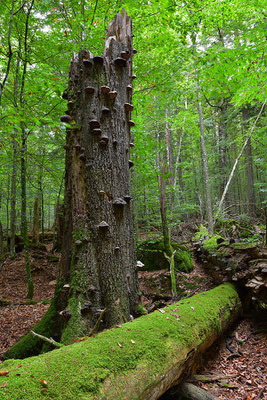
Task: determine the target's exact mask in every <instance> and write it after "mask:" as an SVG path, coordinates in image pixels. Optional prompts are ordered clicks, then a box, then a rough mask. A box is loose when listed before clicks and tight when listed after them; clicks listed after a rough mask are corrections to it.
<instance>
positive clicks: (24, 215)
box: [20, 126, 34, 299]
mask: <svg viewBox="0 0 267 400" xmlns="http://www.w3.org/2000/svg"><path fill="white" fill-rule="evenodd" d="M26 151H27V135H26V132H25V129H24V127H23V126H22V127H21V152H20V157H21V163H20V168H21V227H22V237H23V243H24V254H25V265H26V274H27V285H28V292H27V298H29V299H32V297H33V291H34V288H33V281H32V277H31V266H30V256H29V239H28V228H27V195H26Z"/></svg>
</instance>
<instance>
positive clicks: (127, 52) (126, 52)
mask: <svg viewBox="0 0 267 400" xmlns="http://www.w3.org/2000/svg"><path fill="white" fill-rule="evenodd" d="M121 58H124V60H129V58H130V53H129V51H122V52H121Z"/></svg>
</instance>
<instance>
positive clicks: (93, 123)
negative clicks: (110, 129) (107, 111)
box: [89, 119, 100, 129]
mask: <svg viewBox="0 0 267 400" xmlns="http://www.w3.org/2000/svg"><path fill="white" fill-rule="evenodd" d="M89 125H90V127H91V128H93V129H95V128H100V123H99V122H98V121H97V120H96V119H91V120H90V121H89Z"/></svg>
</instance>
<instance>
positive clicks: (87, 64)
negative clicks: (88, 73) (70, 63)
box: [83, 58, 93, 67]
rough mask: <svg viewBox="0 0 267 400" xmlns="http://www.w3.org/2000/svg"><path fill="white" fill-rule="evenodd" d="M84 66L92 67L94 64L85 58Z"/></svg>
mask: <svg viewBox="0 0 267 400" xmlns="http://www.w3.org/2000/svg"><path fill="white" fill-rule="evenodd" d="M83 65H84V66H85V67H92V65H93V63H92V61H91V60H89V59H88V58H83Z"/></svg>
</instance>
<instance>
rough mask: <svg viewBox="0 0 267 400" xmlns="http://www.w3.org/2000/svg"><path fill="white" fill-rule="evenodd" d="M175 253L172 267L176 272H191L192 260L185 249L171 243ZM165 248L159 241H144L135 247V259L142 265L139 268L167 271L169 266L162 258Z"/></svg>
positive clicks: (163, 257)
mask: <svg viewBox="0 0 267 400" xmlns="http://www.w3.org/2000/svg"><path fill="white" fill-rule="evenodd" d="M171 246H172V248H173V249H174V250H176V253H175V255H174V265H175V270H176V271H185V272H189V271H192V269H193V268H194V266H193V263H192V259H191V256H190V254H189V253H188V251H187V250H186V248H185V247H184V246H182V245H180V244H178V243H171ZM164 252H165V248H164V243H163V241H161V240H146V241H143V242H141V243H139V245H138V246H137V252H136V254H137V259H138V260H140V261H142V262H143V263H144V267H142V268H140V269H141V270H145V271H153V270H158V269H169V268H170V265H169V262H168V260H167V259H166V257H165V256H164Z"/></svg>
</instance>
